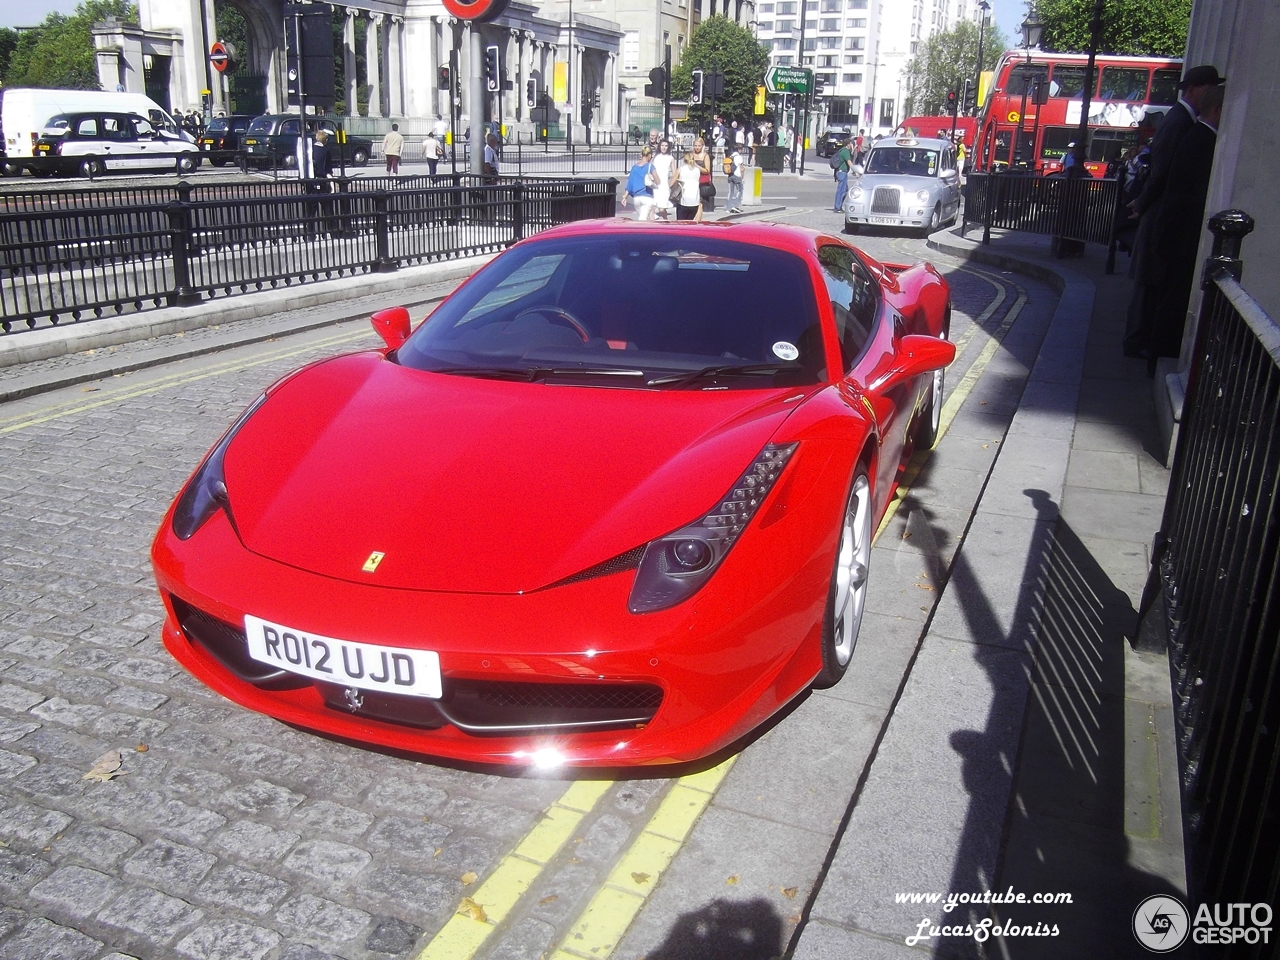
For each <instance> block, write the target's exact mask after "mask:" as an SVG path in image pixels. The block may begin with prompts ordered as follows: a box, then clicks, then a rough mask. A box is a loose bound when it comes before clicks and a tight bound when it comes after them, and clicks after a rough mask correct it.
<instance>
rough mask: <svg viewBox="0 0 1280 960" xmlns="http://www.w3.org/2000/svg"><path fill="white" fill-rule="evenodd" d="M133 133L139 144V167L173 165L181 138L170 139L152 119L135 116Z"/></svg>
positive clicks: (149, 167) (148, 167) (150, 167)
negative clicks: (158, 129) (159, 129)
mask: <svg viewBox="0 0 1280 960" xmlns="http://www.w3.org/2000/svg"><path fill="white" fill-rule="evenodd" d="M132 122H133V135H134V139H135V141H136V142H137V144H138V167H139V168H145V169H152V168H155V167H171V166H173V158H174V154H176V153H177V145H178V144H179V143H181V142H182V141H180V140H170V139H168V138H166V137H162V136H160V135H159V132H158V131H157V130H156V128H155V127H153V126H152V125H151V121H150V120H144V119H142V117H133V118H132Z"/></svg>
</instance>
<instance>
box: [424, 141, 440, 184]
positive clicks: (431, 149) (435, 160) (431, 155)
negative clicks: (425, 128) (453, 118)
mask: <svg viewBox="0 0 1280 960" xmlns="http://www.w3.org/2000/svg"><path fill="white" fill-rule="evenodd" d="M422 155H423V156H424V157H425V158H426V160H427V170H428V172H429V173H430V174H431V176H433V177H434V176H435V175H436V166H437V164H439V163H440V161H441V160H442V159H444V147H442V146H440V141H439V139H437V137H436V135H435V131H434V130H433V131H432V132H431V133H429V134H427V139H426V140H424V141H423V143H422Z"/></svg>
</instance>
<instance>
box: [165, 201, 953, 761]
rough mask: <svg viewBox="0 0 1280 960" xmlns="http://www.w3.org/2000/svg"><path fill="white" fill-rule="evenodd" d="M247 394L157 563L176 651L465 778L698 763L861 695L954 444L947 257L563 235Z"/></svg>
mask: <svg viewBox="0 0 1280 960" xmlns="http://www.w3.org/2000/svg"><path fill="white" fill-rule="evenodd" d="M373 322H374V326H375V327H376V328H377V330H378V332H379V333H380V334H381V336H382V338H383V339H384V340H385V341H386V344H387V346H386V348H385V349H382V350H370V351H365V352H362V353H356V354H351V355H347V356H340V357H334V358H332V359H329V360H324V361H321V362H318V363H314V364H312V365H310V366H308V367H305V368H304V369H302V370H300V371H298V372H296V373H294V374H292V375H290V376H287V377H285V378H284V379H283V380H280V381H279V382H277V383H276V384H274V385H273V386H271V387H268V388H267V390H266V391H265V392H264V393H263V394H262V396H260V397H259V398H258V399H257V400H255V401H254V402H253V403H252V404H251V405H250V406H249V408H248V409H247V410H246V411H245V412H244V413H243V414H241V416H240V417H239V419H237V420H236V421H235V423H234V424H232V426H231V428H230V429H229V430H228V431H227V432H226V434H225V435H224V436H223V437H222V439H221V440H219V441H218V443H217V444H216V445H215V446H214V448H213V449H212V450H211V451H210V452H209V453H208V455H207V456H206V457H205V459H204V461H203V463H201V465H200V467H199V469H198V470H196V472H195V474H194V475H193V476H192V477H191V479H190V480H189V481H188V482H187V485H186V487H185V488H184V489H183V490H182V492H181V494H180V495H179V496H178V499H177V500H176V502H175V503H174V504H173V506H172V507H171V508H170V510H169V512H168V514H167V515H166V516H165V518H164V521H163V523H162V524H161V526H160V530H159V532H158V533H157V535H156V538H155V543H154V545H153V547H152V561H153V563H154V566H155V573H156V580H157V581H158V583H159V587H160V593H161V596H162V597H163V599H164V603H165V607H166V609H167V614H168V616H167V618H166V621H165V625H164V642H165V645H166V646H167V647H168V649H169V651H170V652H171V653H172V654H173V656H174V657H176V658H177V659H178V661H179V662H181V663H182V664H183V665H184V666H185V667H186V668H187V669H188V670H190V671H191V673H192V674H194V675H195V676H196V677H197V678H198V679H200V680H201V681H202V682H204V683H205V684H207V685H208V686H209V687H211V688H212V689H214V690H216V691H217V692H218V693H221V694H223V695H224V696H226V697H228V698H230V699H231V700H234V701H236V702H237V703H239V704H242V705H244V706H246V707H249V708H250V709H253V710H259V711H261V712H263V713H266V714H269V715H270V716H272V717H276V718H278V719H280V720H283V721H285V722H288V723H291V724H296V725H298V726H301V727H305V728H309V729H312V730H317V731H323V732H326V733H328V734H331V735H335V736H340V737H344V738H348V739H350V740H354V741H359V742H364V743H370V744H379V745H382V746H384V747H390V748H396V749H401V750H408V751H412V752H415V753H418V754H427V755H434V756H439V757H450V758H455V759H459V760H466V761H473V762H483V763H495V764H514V765H528V766H555V765H561V764H564V765H570V766H572V765H582V766H617V765H627V764H658V763H672V762H679V761H689V760H694V759H698V758H701V757H705V756H707V755H709V754H712V753H714V752H716V751H718V750H721V749H722V748H725V747H727V746H729V745H731V744H733V743H734V742H735V741H737V740H738V739H740V738H742V737H743V736H744V735H745V734H747V733H749V732H750V731H751V730H752V728H754V727H756V726H757V725H758V724H760V723H761V722H762V721H763V720H765V719H767V718H768V717H769V716H770V715H771V714H773V713H775V712H776V711H778V710H779V709H780V708H782V707H783V706H785V705H786V704H787V703H788V701H790V700H792V699H793V698H795V697H796V696H797V695H799V694H801V693H803V692H804V691H805V690H806V689H808V688H810V687H812V686H819V687H825V686H830V685H832V684H834V683H836V682H837V681H839V680H840V678H841V676H842V675H843V674H844V672H845V670H846V668H847V666H848V664H849V660H850V657H851V656H852V654H853V648H854V644H855V643H856V642H857V639H858V629H859V626H860V623H861V620H862V611H863V606H864V603H865V598H866V593H867V577H868V563H869V560H870V550H871V537H872V532H873V530H874V529H875V527H876V523H877V521H878V520H879V519H880V517H881V516H882V515H883V513H884V510H885V509H886V506H887V505H888V503H889V500H890V497H891V496H892V493H893V490H894V486H895V481H896V478H897V476H898V473H899V471H900V469H901V468H902V466H903V465H904V464H905V463H906V461H907V459H908V458H909V457H910V455H911V452H912V449H913V448H920V447H928V446H930V445H932V443H933V442H934V439H935V438H936V435H937V430H938V418H939V412H940V407H941V403H942V371H943V368H944V367H945V366H946V365H947V364H948V363H950V362H951V361H952V359H954V357H955V348H954V346H952V344H950V343H949V342H947V339H946V338H947V335H948V326H949V323H950V296H949V291H948V287H947V284H946V282H945V281H944V280H943V279H942V278H941V277H940V276H939V275H938V273H937V272H936V271H935V270H934V269H933V267H931V266H930V265H928V264H924V263H922V264H917V265H916V266H913V267H909V268H908V267H904V266H890V265H883V264H879V263H876V262H875V261H873V260H871V259H870V258H869V257H867V256H866V255H865V254H863V253H861V252H859V251H858V250H855V249H854V248H853V247H851V246H849V245H848V244H846V243H845V242H844V241H842V240H841V239H840V238H838V237H835V236H827V235H825V234H821V233H817V232H815V231H811V230H804V229H799V228H793V227H786V226H776V225H769V224H732V225H729V224H696V225H695V224H687V225H686V224H680V225H665V224H642V223H625V222H618V221H607V222H599V221H597V222H593V223H580V224H572V225H569V226H565V227H560V228H557V229H554V230H549V231H547V232H545V233H542V234H540V235H538V236H537V237H534V238H532V239H529V240H525V241H523V242H521V243H518V244H516V245H515V246H514V247H512V248H511V249H510V250H508V251H507V252H505V253H504V254H502V255H501V256H499V257H497V258H496V259H494V260H493V261H492V262H491V263H490V264H488V265H487V266H486V267H484V268H483V269H482V270H480V271H479V272H477V273H476V274H475V275H474V276H473V277H472V278H471V279H470V280H469V281H467V282H466V283H465V284H463V285H462V286H461V287H459V288H458V289H457V290H456V291H455V292H454V293H453V294H452V295H451V296H450V297H449V298H448V299H447V300H445V301H444V302H443V303H441V304H440V305H439V306H438V307H437V308H436V310H435V311H434V312H433V313H431V315H430V316H428V317H427V319H426V320H425V321H423V322H422V323H421V324H420V325H419V326H418V327H417V329H416V330H413V331H412V332H411V331H410V321H409V314H408V312H407V311H406V310H404V309H403V308H393V309H389V310H384V311H381V312H380V313H378V314H376V315H375V316H374V318H373Z"/></svg>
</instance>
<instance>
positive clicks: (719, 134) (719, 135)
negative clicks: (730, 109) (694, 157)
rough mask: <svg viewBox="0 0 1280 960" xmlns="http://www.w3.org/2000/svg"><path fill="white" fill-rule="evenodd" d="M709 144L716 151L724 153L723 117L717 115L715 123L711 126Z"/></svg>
mask: <svg viewBox="0 0 1280 960" xmlns="http://www.w3.org/2000/svg"><path fill="white" fill-rule="evenodd" d="M711 142H712V143H713V144H714V145H715V148H716V149H717V150H719V151H721V152H723V151H724V117H722V116H720V114H718V113H717V114H716V119H715V122H714V123H713V124H712V125H711Z"/></svg>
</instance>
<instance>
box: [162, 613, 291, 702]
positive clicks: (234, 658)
mask: <svg viewBox="0 0 1280 960" xmlns="http://www.w3.org/2000/svg"><path fill="white" fill-rule="evenodd" d="M169 600H170V602H171V603H172V604H173V612H174V613H175V614H177V617H178V626H180V627H181V628H182V632H183V634H184V635H185V636H186V638H187V640H189V641H190V642H192V643H195V644H198V645H199V646H200V647H202V648H203V649H204V650H205V651H207V652H208V653H210V654H211V655H213V657H214V658H216V659H217V661H218V662H219V663H221V664H222V665H223V666H224V667H226V668H227V669H228V670H230V671H231V672H232V673H233V674H235V675H236V676H237V677H239V678H240V679H241V680H244V681H245V682H246V683H252V684H254V685H255V686H259V687H266V688H268V689H273V690H279V689H283V688H285V687H304V686H306V685H307V684H308V683H310V682H311V681H310V680H308V679H307V678H306V677H300V676H297V675H296V674H292V673H290V672H289V671H287V670H279V669H276V668H275V667H270V666H267V664H265V663H259V662H258V661H257V660H254V659H253V657H251V656H249V642H248V640H246V639H245V635H244V630H243V629H241V628H240V627H237V626H235V625H234V624H230V623H227V622H225V621H223V620H219V619H218V618H217V617H214V616H211V615H210V614H207V613H205V612H204V611H203V610H197V609H196V608H195V607H193V606H191V604H189V603H187V602H185V601H183V600H180V599H179V598H178V597H175V596H173V595H172V594H170V595H169Z"/></svg>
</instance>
